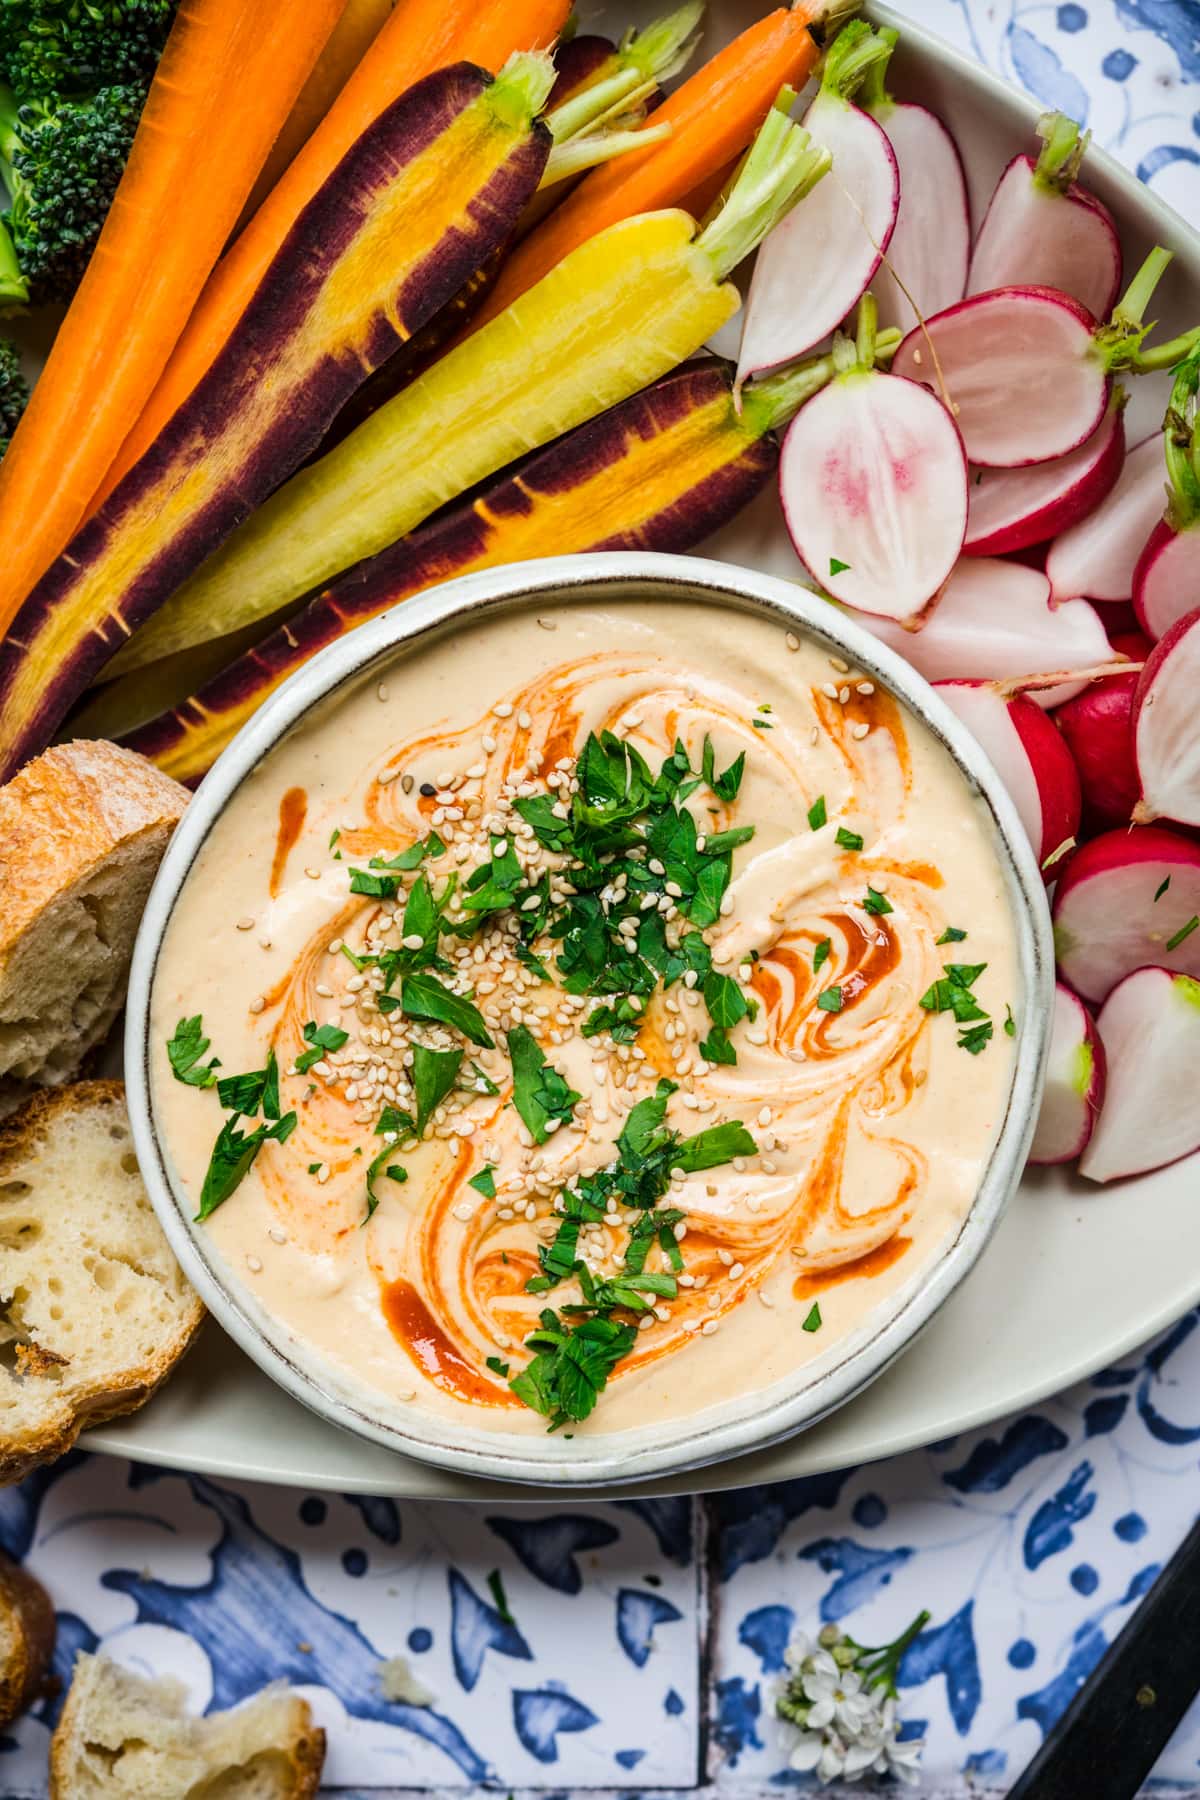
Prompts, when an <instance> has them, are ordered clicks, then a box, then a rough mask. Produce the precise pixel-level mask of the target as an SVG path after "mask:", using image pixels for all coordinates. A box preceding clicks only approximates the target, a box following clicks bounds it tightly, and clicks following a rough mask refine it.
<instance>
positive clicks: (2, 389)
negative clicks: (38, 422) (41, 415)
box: [0, 338, 29, 456]
mask: <svg viewBox="0 0 1200 1800" xmlns="http://www.w3.org/2000/svg"><path fill="white" fill-rule="evenodd" d="M28 404H29V384H28V382H27V381H26V380H25V377H24V375H22V373H21V358H20V355H19V353H18V351H17V347H16V345H15V344H10V343H9V342H8V340H7V339H6V338H0V456H3V455H4V452H5V451H6V450H7V449H8V443H9V439H10V438H11V437H12V434H13V432H14V431H15V430H16V429H17V421H18V420H19V419H20V417H21V414H22V413H23V412H24V411H25V408H26V406H28Z"/></svg>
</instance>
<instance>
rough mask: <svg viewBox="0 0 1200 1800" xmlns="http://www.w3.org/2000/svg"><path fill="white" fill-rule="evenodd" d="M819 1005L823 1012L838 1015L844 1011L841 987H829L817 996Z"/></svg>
mask: <svg viewBox="0 0 1200 1800" xmlns="http://www.w3.org/2000/svg"><path fill="white" fill-rule="evenodd" d="M817 1005H818V1006H819V1007H820V1009H821V1011H822V1012H827V1013H838V1012H841V1010H842V990H841V988H840V987H827V988H825V989H824V991H823V992H822V993H820V994H818V995H817Z"/></svg>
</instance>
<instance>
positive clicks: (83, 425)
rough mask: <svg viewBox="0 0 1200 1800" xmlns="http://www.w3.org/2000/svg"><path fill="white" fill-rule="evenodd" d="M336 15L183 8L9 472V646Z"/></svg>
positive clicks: (5, 620)
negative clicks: (21, 612) (12, 626)
mask: <svg viewBox="0 0 1200 1800" xmlns="http://www.w3.org/2000/svg"><path fill="white" fill-rule="evenodd" d="M340 7H341V0H305V4H304V6H303V7H302V8H301V9H300V10H299V12H297V10H296V9H295V8H294V7H292V6H290V5H289V4H288V3H287V0H183V4H182V5H181V6H180V8H179V12H178V14H177V15H176V19H175V24H174V26H173V27H172V30H171V35H170V37H169V38H168V39H167V45H166V49H165V50H164V51H163V55H162V59H161V61H160V63H159V65H158V69H157V72H156V74H155V77H154V80H153V82H152V83H151V85H150V92H149V94H148V95H147V98H146V105H145V109H144V110H143V113H142V118H141V123H140V124H139V126H138V130H137V135H136V137H135V138H134V141H133V148H132V150H131V152H130V156H129V161H128V163H127V164H126V167H125V173H124V175H123V176H122V178H121V184H120V186H119V187H118V189H117V192H116V196H115V198H114V200H113V204H112V207H111V210H110V211H109V215H108V218H107V219H106V220H105V223H104V229H103V231H102V232H101V234H100V239H99V242H98V243H97V245H96V249H95V251H94V253H93V255H92V259H91V262H90V263H89V264H88V267H87V271H86V273H85V275H84V278H83V281H82V282H81V284H80V287H79V291H78V293H77V294H76V296H75V299H74V300H73V302H72V304H71V308H70V311H69V312H68V314H67V317H66V319H65V321H64V322H63V325H62V327H61V329H60V330H59V333H58V336H57V338H56V339H55V342H54V347H53V349H52V350H51V352H50V357H49V360H48V361H47V363H46V366H45V368H44V369H43V371H42V374H41V378H40V380H39V381H38V383H37V388H36V391H35V392H34V395H33V398H32V400H31V401H30V403H29V406H28V408H27V409H26V412H25V415H24V417H23V418H22V420H21V423H20V425H19V426H18V428H17V430H16V432H15V434H14V436H13V440H12V443H11V445H10V446H9V449H8V452H7V454H6V455H5V457H4V461H3V463H2V464H0V543H3V545H4V556H3V559H2V563H0V632H3V631H4V630H5V629H6V628H7V626H8V625H9V623H10V621H11V620H12V618H13V616H14V615H15V613H16V611H17V608H18V607H19V606H20V604H21V602H22V601H23V600H24V599H25V596H26V595H27V594H28V593H29V590H30V589H31V588H32V586H33V584H34V582H35V581H36V580H37V578H38V577H39V575H41V574H42V573H43V572H44V571H45V570H46V569H47V568H48V567H49V565H50V564H51V563H52V562H53V561H54V558H55V557H56V556H57V555H58V554H59V552H60V551H61V550H62V549H63V547H64V545H65V544H66V543H67V542H68V541H69V539H70V538H71V536H72V534H73V533H74V532H75V530H76V529H77V527H78V525H79V523H80V521H81V520H82V519H83V518H84V517H85V515H86V512H87V508H88V504H89V502H90V501H91V499H92V496H93V495H94V493H95V491H96V487H97V485H98V483H99V482H100V481H101V480H103V478H104V475H105V473H106V471H107V470H108V469H109V468H110V467H111V465H112V462H113V459H114V457H115V456H116V455H117V453H118V451H119V449H120V446H121V443H122V441H123V440H124V438H125V437H126V435H127V434H128V432H129V431H130V429H131V427H132V426H133V424H134V421H135V420H136V419H137V417H138V414H139V413H140V412H141V410H142V408H143V406H144V405H145V404H146V401H147V400H148V398H149V396H150V393H151V391H152V389H153V387H154V384H155V382H156V381H157V380H158V378H159V376H160V375H161V373H162V370H163V368H164V366H165V365H166V363H167V360H168V358H169V357H170V356H171V353H172V351H173V349H174V347H175V344H176V342H177V340H178V338H179V335H180V332H181V331H182V330H183V328H184V325H185V323H186V321H187V318H188V315H189V314H190V313H191V311H192V308H193V307H194V305H195V303H196V299H197V296H198V295H199V293H200V290H201V288H202V286H203V285H204V282H205V280H206V278H207V276H208V274H209V271H210V270H211V269H212V267H213V264H214V263H215V262H216V260H217V257H218V256H219V255H220V253H221V249H222V247H223V245H224V243H225V240H226V239H227V238H228V236H229V233H230V232H231V231H232V229H233V226H234V222H235V221H236V219H237V216H238V214H239V212H240V211H241V209H242V205H243V203H244V201H245V199H246V195H247V194H248V193H249V191H250V188H251V186H252V184H253V182H254V178H255V176H256V175H257V174H258V171H259V169H260V168H261V166H262V163H263V160H264V158H265V157H266V154H267V151H268V150H269V149H270V147H271V144H272V142H273V141H274V138H275V135H276V133H277V132H278V130H279V127H280V125H281V124H282V122H283V120H284V119H285V118H286V117H287V114H288V112H289V110H290V108H291V106H292V103H293V101H294V100H295V98H296V95H297V93H298V92H299V91H300V87H301V85H302V84H303V82H304V80H305V78H306V76H307V75H308V72H309V70H310V69H311V68H312V66H313V63H314V62H315V61H316V58H317V55H318V53H319V52H320V49H321V46H322V44H323V43H324V42H325V39H326V38H327V37H328V35H329V32H330V30H331V28H332V26H333V24H334V21H335V20H336V18H337V15H338V12H339V11H340ZM197 195H203V204H202V205H197V204H196V196H197Z"/></svg>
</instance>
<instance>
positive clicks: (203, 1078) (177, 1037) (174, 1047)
mask: <svg viewBox="0 0 1200 1800" xmlns="http://www.w3.org/2000/svg"><path fill="white" fill-rule="evenodd" d="M208 1048H209V1040H208V1039H207V1038H206V1037H205V1035H204V1026H203V1023H202V1016H201V1014H200V1013H194V1014H193V1015H192V1017H191V1018H190V1019H180V1021H179V1023H178V1025H177V1026H176V1027H175V1033H174V1036H173V1037H171V1038H169V1039H168V1040H167V1057H168V1059H169V1061H170V1064H171V1072H172V1074H173V1075H174V1077H175V1079H176V1081H182V1082H184V1083H186V1085H187V1086H188V1087H196V1088H210V1087H212V1086H213V1085H214V1084H215V1082H216V1079H217V1070H218V1069H219V1068H220V1066H221V1059H220V1057H219V1056H214V1057H213V1059H212V1061H211V1062H209V1063H207V1064H205V1066H204V1067H203V1068H201V1067H200V1066H199V1065H200V1058H201V1057H202V1056H203V1055H204V1052H205V1051H206V1050H207V1049H208Z"/></svg>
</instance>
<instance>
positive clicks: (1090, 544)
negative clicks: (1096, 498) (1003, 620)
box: [1046, 432, 1163, 606]
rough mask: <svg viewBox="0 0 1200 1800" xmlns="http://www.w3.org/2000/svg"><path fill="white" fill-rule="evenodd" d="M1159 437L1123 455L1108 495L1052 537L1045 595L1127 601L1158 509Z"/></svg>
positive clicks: (1060, 598) (1160, 484) (1055, 600)
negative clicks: (1085, 516)
mask: <svg viewBox="0 0 1200 1800" xmlns="http://www.w3.org/2000/svg"><path fill="white" fill-rule="evenodd" d="M1162 493H1163V462H1162V439H1161V437H1160V436H1159V435H1158V433H1157V432H1156V433H1155V434H1154V436H1153V437H1148V438H1144V439H1143V440H1142V442H1141V443H1140V444H1135V446H1134V448H1133V449H1132V450H1131V451H1130V452H1129V454H1128V456H1127V457H1126V458H1125V465H1124V467H1123V468H1122V470H1121V473H1120V475H1118V477H1117V480H1116V483H1115V485H1114V486H1113V489H1112V491H1111V493H1110V494H1109V496H1108V499H1107V500H1106V501H1105V503H1104V505H1103V506H1102V507H1100V508H1099V510H1098V511H1096V512H1095V513H1093V514H1092V515H1091V517H1090V518H1087V519H1083V520H1081V522H1080V523H1079V524H1077V525H1072V526H1071V528H1070V530H1068V531H1065V532H1064V533H1063V534H1062V536H1061V537H1057V538H1055V540H1054V542H1053V543H1052V544H1051V546H1050V549H1049V551H1048V553H1047V556H1046V573H1047V575H1048V576H1049V577H1050V593H1051V599H1052V602H1053V604H1054V605H1055V606H1057V605H1059V603H1060V602H1061V601H1063V600H1075V599H1079V598H1081V597H1082V598H1084V599H1088V600H1128V599H1129V598H1130V596H1131V595H1132V593H1133V571H1134V568H1135V566H1136V564H1137V559H1138V557H1139V555H1140V554H1141V551H1142V546H1143V545H1144V544H1145V542H1146V538H1147V536H1148V534H1149V533H1150V531H1152V530H1153V528H1154V522H1155V520H1156V519H1157V518H1158V516H1159V514H1160V513H1161V512H1162Z"/></svg>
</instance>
